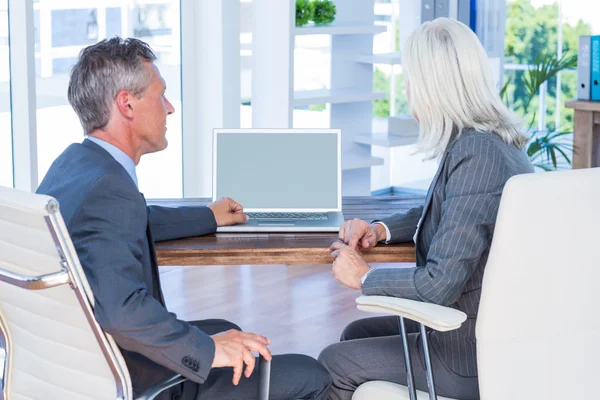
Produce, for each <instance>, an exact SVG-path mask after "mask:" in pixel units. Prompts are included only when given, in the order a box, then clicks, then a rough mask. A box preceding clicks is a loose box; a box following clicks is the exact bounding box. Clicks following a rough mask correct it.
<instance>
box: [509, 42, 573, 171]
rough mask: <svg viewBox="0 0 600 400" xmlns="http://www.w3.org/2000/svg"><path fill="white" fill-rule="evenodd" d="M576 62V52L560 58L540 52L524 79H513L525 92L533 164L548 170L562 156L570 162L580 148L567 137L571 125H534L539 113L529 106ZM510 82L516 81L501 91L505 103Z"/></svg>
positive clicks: (552, 167)
mask: <svg viewBox="0 0 600 400" xmlns="http://www.w3.org/2000/svg"><path fill="white" fill-rule="evenodd" d="M576 66H577V56H576V55H574V54H571V53H566V54H564V55H563V56H562V57H561V58H557V56H556V55H554V54H545V53H541V54H538V56H537V57H536V58H535V61H534V62H533V63H532V64H531V65H530V66H529V68H528V69H527V71H525V73H524V74H523V75H522V76H521V79H519V80H518V81H517V82H514V83H515V84H516V85H517V86H521V87H523V88H524V89H525V92H526V96H525V100H524V102H523V110H524V114H525V115H523V117H524V118H526V119H528V122H527V125H526V128H527V131H528V132H530V133H531V138H530V140H529V143H528V144H527V148H526V151H527V155H528V156H529V159H530V160H531V162H532V163H533V165H535V166H536V167H538V168H540V169H543V170H545V171H552V170H555V169H557V166H558V160H559V158H560V157H562V158H563V159H564V160H565V161H566V162H567V163H568V164H571V159H570V158H569V156H568V153H570V152H572V151H577V149H574V148H573V145H572V144H571V143H569V142H567V141H565V139H566V138H565V136H566V135H570V134H571V132H572V131H573V129H572V127H571V126H568V127H563V128H562V129H560V128H559V129H557V130H556V131H547V130H538V129H535V128H534V125H535V121H536V116H537V115H536V112H535V111H533V112H531V110H530V106H531V103H532V100H533V99H534V98H535V96H537V95H538V93H539V91H540V87H541V86H542V85H543V84H544V82H546V81H548V80H550V79H552V78H554V77H556V76H557V75H558V73H559V72H561V71H564V70H566V69H570V68H574V67H576ZM511 83H513V82H512V80H511V79H508V80H507V81H506V82H505V83H504V86H503V87H502V90H501V91H500V97H502V99H503V100H504V102H505V103H508V93H507V89H508V88H509V86H510V85H511Z"/></svg>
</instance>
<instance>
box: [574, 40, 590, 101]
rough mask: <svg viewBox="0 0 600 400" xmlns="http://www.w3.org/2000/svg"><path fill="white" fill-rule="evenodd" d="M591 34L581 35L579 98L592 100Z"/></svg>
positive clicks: (578, 77) (578, 72)
mask: <svg viewBox="0 0 600 400" xmlns="http://www.w3.org/2000/svg"><path fill="white" fill-rule="evenodd" d="M591 40H592V37H591V36H579V49H578V51H577V99H578V100H590V95H591V85H590V81H591V78H592V72H591V69H590V62H591V55H592V54H591Z"/></svg>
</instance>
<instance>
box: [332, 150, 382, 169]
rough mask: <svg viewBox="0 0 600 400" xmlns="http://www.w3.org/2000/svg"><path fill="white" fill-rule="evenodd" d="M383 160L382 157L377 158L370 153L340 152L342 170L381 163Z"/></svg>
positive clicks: (368, 166)
mask: <svg viewBox="0 0 600 400" xmlns="http://www.w3.org/2000/svg"><path fill="white" fill-rule="evenodd" d="M383 161H384V160H383V158H377V157H373V156H371V155H366V156H364V155H359V154H356V153H352V152H347V153H342V171H348V170H350V169H359V168H370V167H372V166H374V165H383Z"/></svg>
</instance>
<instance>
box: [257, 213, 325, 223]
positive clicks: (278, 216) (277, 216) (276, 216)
mask: <svg viewBox="0 0 600 400" xmlns="http://www.w3.org/2000/svg"><path fill="white" fill-rule="evenodd" d="M246 214H247V215H248V217H250V219H268V220H288V221H289V220H299V221H301V220H305V221H318V220H324V219H327V213H307V212H251V213H246Z"/></svg>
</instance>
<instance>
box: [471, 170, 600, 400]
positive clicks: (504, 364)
mask: <svg viewBox="0 0 600 400" xmlns="http://www.w3.org/2000/svg"><path fill="white" fill-rule="evenodd" d="M599 254H600V168H595V169H585V170H574V171H564V172H550V173H538V174H527V175H520V176H516V177H513V178H511V179H510V180H509V181H508V182H507V184H506V186H505V188H504V192H503V194H502V200H501V203H500V209H499V213H498V219H497V223H496V228H495V232H494V239H493V243H492V247H491V250H490V255H489V259H488V263H487V266H486V271H485V275H484V279H483V289H482V297H481V303H480V306H479V314H478V321H477V327H476V331H477V332H476V335H477V357H478V370H479V381H480V390H481V396H482V399H485V400H495V399H502V400H505V399H588V398H596V397H597V396H598V394H597V390H598V389H597V386H598V383H597V381H596V379H598V376H599V369H598V364H599V363H600V319H599V318H598V315H599V312H600V310H599V308H600V257H599Z"/></svg>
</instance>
